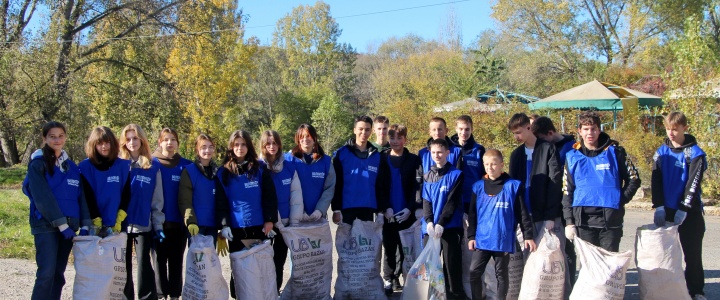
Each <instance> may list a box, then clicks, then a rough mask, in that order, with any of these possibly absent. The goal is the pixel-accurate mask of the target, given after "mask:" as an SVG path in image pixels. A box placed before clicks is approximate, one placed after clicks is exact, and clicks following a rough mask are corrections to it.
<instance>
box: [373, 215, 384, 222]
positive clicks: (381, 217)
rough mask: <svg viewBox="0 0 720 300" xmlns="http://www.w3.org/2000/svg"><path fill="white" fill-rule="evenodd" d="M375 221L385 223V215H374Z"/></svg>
mask: <svg viewBox="0 0 720 300" xmlns="http://www.w3.org/2000/svg"><path fill="white" fill-rule="evenodd" d="M375 223H378V224H383V223H385V215H383V214H382V213H379V214H377V216H376V217H375Z"/></svg>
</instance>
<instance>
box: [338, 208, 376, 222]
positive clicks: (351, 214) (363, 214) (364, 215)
mask: <svg viewBox="0 0 720 300" xmlns="http://www.w3.org/2000/svg"><path fill="white" fill-rule="evenodd" d="M340 213H341V214H342V222H343V223H345V224H350V225H352V223H353V221H355V219H360V221H374V220H375V218H374V216H375V209H373V208H369V207H354V208H346V209H343V210H341V211H340Z"/></svg>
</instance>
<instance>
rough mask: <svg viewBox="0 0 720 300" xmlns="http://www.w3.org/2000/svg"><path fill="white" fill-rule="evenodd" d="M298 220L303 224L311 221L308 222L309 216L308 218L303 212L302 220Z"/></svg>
mask: <svg viewBox="0 0 720 300" xmlns="http://www.w3.org/2000/svg"><path fill="white" fill-rule="evenodd" d="M300 220H301V221H303V222H310V221H311V220H310V216H309V215H308V214H307V213H306V212H303V216H302V218H300Z"/></svg>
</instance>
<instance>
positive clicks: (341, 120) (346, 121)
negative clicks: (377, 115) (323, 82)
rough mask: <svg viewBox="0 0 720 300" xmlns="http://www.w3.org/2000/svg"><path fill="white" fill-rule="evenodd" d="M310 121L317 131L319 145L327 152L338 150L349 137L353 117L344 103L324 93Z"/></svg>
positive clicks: (334, 96) (330, 94)
mask: <svg viewBox="0 0 720 300" xmlns="http://www.w3.org/2000/svg"><path fill="white" fill-rule="evenodd" d="M312 121H313V124H314V126H315V128H317V129H318V136H319V139H320V143H321V144H322V145H323V147H326V148H325V149H327V150H328V151H334V150H335V149H337V148H340V146H342V144H343V143H344V142H345V140H346V139H347V138H348V137H349V136H350V134H351V131H350V128H352V126H353V116H352V114H350V111H349V110H348V109H347V107H346V105H345V103H344V102H343V101H342V99H340V98H339V97H337V96H336V95H333V94H332V93H325V96H324V97H323V98H322V100H320V106H319V107H318V109H317V110H315V112H313V114H312Z"/></svg>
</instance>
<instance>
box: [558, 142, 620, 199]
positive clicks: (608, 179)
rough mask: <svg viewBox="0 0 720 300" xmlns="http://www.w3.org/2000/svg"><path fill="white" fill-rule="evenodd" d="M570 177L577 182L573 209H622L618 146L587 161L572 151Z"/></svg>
mask: <svg viewBox="0 0 720 300" xmlns="http://www.w3.org/2000/svg"><path fill="white" fill-rule="evenodd" d="M567 165H568V175H569V176H572V177H573V179H574V181H575V194H574V199H573V207H575V206H594V207H606V208H613V209H618V208H620V189H621V186H620V173H619V171H618V170H619V169H618V165H617V158H616V156H615V146H609V147H608V148H607V149H606V150H605V151H602V152H601V153H600V154H599V155H598V156H595V157H587V156H585V155H584V154H582V152H580V151H578V150H575V149H573V150H572V151H570V152H568V154H567Z"/></svg>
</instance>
